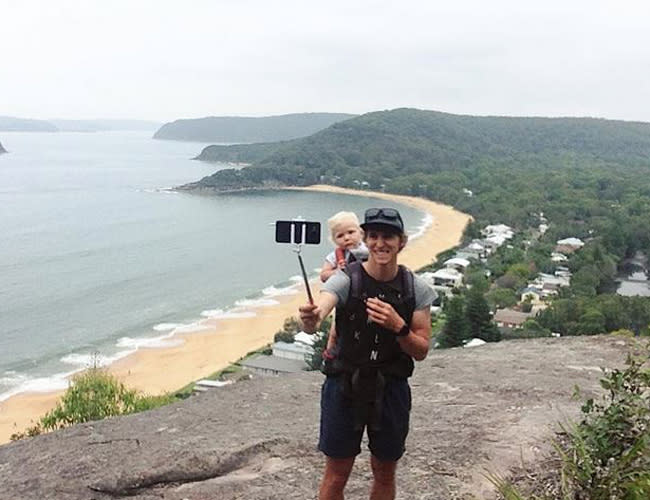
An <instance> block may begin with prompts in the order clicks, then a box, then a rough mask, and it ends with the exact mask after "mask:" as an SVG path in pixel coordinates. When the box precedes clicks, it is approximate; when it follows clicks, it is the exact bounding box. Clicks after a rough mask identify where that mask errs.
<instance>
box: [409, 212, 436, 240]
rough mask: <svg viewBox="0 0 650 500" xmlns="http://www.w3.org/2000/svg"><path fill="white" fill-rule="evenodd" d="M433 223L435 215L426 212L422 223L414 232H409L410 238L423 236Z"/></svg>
mask: <svg viewBox="0 0 650 500" xmlns="http://www.w3.org/2000/svg"><path fill="white" fill-rule="evenodd" d="M431 224H433V216H432V215H431V214H426V215H425V216H424V218H423V219H422V223H421V224H420V225H419V226H418V227H417V228H416V229H415V231H414V232H412V233H410V234H409V239H410V240H414V239H416V238H419V237H420V236H422V235H423V234H424V233H425V232H426V230H427V229H429V227H430V226H431Z"/></svg>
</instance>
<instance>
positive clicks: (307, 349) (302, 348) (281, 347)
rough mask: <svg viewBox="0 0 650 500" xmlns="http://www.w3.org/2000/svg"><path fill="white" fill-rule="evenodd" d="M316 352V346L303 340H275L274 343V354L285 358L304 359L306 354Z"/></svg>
mask: <svg viewBox="0 0 650 500" xmlns="http://www.w3.org/2000/svg"><path fill="white" fill-rule="evenodd" d="M313 353H314V348H313V347H311V346H310V345H307V344H303V343H302V342H292V343H290V344H289V343H287V342H275V343H274V344H273V356H276V357H278V358H283V359H297V360H299V361H304V360H305V356H310V355H312V354H313Z"/></svg>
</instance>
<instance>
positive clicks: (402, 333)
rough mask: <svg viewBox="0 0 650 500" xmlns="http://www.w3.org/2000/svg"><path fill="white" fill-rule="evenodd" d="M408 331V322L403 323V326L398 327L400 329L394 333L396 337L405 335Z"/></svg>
mask: <svg viewBox="0 0 650 500" xmlns="http://www.w3.org/2000/svg"><path fill="white" fill-rule="evenodd" d="M410 331H411V329H410V328H409V325H408V323H404V326H403V327H402V328H400V331H399V332H397V333H396V334H395V335H397V336H398V337H406V336H407V335H408V334H409V332H410Z"/></svg>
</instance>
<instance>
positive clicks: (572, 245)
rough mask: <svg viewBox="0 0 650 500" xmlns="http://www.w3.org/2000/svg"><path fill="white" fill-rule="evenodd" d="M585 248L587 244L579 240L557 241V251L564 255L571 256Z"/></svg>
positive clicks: (566, 239)
mask: <svg viewBox="0 0 650 500" xmlns="http://www.w3.org/2000/svg"><path fill="white" fill-rule="evenodd" d="M583 246H585V244H584V242H583V241H582V240H581V239H579V238H565V239H563V240H557V242H556V246H555V251H556V252H558V253H563V254H567V253H569V254H571V253H573V252H575V251H576V250H580V249H581V248H582V247H583Z"/></svg>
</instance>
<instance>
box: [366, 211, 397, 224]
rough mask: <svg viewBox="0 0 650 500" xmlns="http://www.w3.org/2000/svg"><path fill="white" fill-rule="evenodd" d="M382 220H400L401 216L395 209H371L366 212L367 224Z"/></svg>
mask: <svg viewBox="0 0 650 500" xmlns="http://www.w3.org/2000/svg"><path fill="white" fill-rule="evenodd" d="M380 218H383V219H389V220H398V219H399V218H400V216H399V212H398V211H397V210H395V209H394V208H369V209H368V210H366V222H370V221H371V220H373V219H380Z"/></svg>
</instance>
